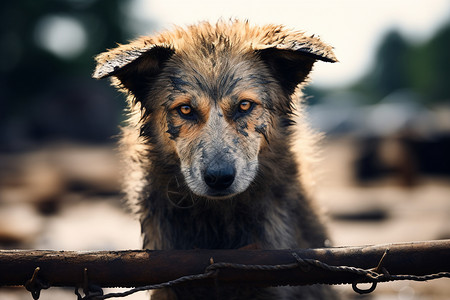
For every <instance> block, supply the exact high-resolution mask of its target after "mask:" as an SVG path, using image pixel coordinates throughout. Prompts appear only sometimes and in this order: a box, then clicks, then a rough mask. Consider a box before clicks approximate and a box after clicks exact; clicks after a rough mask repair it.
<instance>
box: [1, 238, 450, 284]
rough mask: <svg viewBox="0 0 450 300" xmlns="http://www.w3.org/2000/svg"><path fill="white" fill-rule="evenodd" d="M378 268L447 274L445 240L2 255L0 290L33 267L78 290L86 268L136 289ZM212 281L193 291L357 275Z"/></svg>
mask: <svg viewBox="0 0 450 300" xmlns="http://www.w3.org/2000/svg"><path fill="white" fill-rule="evenodd" d="M387 249H388V250H389V253H388V254H387V255H386V257H385V258H384V259H383V265H382V266H383V267H384V268H385V269H386V270H387V271H388V272H389V274H391V275H399V274H407V275H427V274H435V273H438V272H450V240H441V241H427V242H413V243H398V244H386V245H375V246H361V247H342V248H327V249H307V250H167V251H149V250H140V251H96V252H75V251H44V250H11V251H8V250H1V251H0V286H11V285H24V284H25V283H26V282H27V280H29V279H31V277H32V275H33V272H34V271H35V269H36V268H37V267H39V268H40V270H39V272H38V274H37V276H38V278H39V280H41V281H42V282H45V283H46V284H48V285H49V286H72V287H76V286H77V287H82V286H83V282H85V276H84V275H83V274H84V272H85V271H84V270H85V268H87V277H88V278H86V279H87V280H88V281H89V283H92V284H95V285H97V286H100V287H138V286H144V285H150V284H157V283H162V282H167V281H170V280H174V279H177V278H179V277H182V276H187V275H193V274H202V273H204V272H205V269H206V268H207V267H208V266H210V265H211V263H213V262H214V263H222V262H227V263H233V264H246V265H284V264H292V263H296V262H297V260H296V259H295V257H294V256H293V255H292V253H293V252H295V253H296V254H298V256H299V257H300V258H303V259H316V260H319V261H321V262H323V263H325V264H328V265H331V266H353V267H358V268H362V269H370V268H375V267H377V265H378V264H379V262H380V259H381V257H382V256H383V254H384V253H385V251H386V250H387ZM217 276H218V277H217V279H215V280H213V279H206V280H202V281H200V282H199V281H196V282H192V283H190V284H195V285H213V284H215V283H218V284H233V283H235V284H236V283H238V284H246V285H253V286H273V285H304V284H314V283H326V284H338V283H353V282H354V281H355V280H359V279H361V275H357V274H354V273H352V272H346V271H339V272H333V271H329V270H325V269H322V268H316V267H308V268H295V269H286V270H277V271H260V270H242V269H236V268H224V269H222V268H220V269H219V273H218V275H217Z"/></svg>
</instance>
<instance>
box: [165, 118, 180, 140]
mask: <svg viewBox="0 0 450 300" xmlns="http://www.w3.org/2000/svg"><path fill="white" fill-rule="evenodd" d="M167 127H168V129H167V131H166V132H167V133H168V134H170V138H171V139H172V140H175V139H176V138H177V137H178V136H179V135H180V129H181V125H180V126H174V125H173V124H171V123H170V122H169V123H167Z"/></svg>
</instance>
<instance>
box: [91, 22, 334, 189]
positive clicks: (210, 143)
mask: <svg viewBox="0 0 450 300" xmlns="http://www.w3.org/2000/svg"><path fill="white" fill-rule="evenodd" d="M316 60H322V61H327V62H334V61H336V59H335V57H334V54H333V52H332V49H331V47H329V46H327V45H325V44H324V43H322V42H321V41H320V40H319V39H318V38H315V37H309V36H305V35H304V34H303V33H299V32H294V31H289V30H285V29H284V28H283V27H281V26H265V27H251V26H249V25H248V24H247V23H243V22H238V21H236V22H231V23H218V24H216V25H210V24H208V23H202V24H200V25H198V26H191V27H188V28H187V29H181V28H178V29H176V30H174V31H172V32H166V33H162V34H160V35H156V36H152V37H143V38H140V39H138V40H136V41H134V42H132V43H130V44H128V45H122V46H119V47H118V48H116V49H113V50H111V51H108V52H106V53H103V54H101V55H99V56H98V57H97V62H98V65H97V68H96V70H95V73H94V75H93V76H94V78H104V77H109V76H112V77H113V82H114V83H115V85H116V86H117V87H118V88H121V89H123V90H125V91H126V92H127V93H129V95H130V97H129V101H130V105H131V107H139V109H140V110H141V116H142V118H141V121H140V122H141V124H140V126H141V135H148V136H146V138H148V139H147V140H148V143H149V144H153V147H154V149H156V148H164V149H165V150H164V151H165V152H167V151H169V152H173V154H174V157H177V160H178V163H179V167H180V169H181V172H182V174H183V176H184V179H185V181H186V183H187V185H188V187H189V188H190V189H191V191H192V192H194V193H195V194H197V195H199V196H205V197H209V198H226V197H231V196H232V195H235V194H238V193H240V192H243V191H244V190H246V189H247V188H248V187H249V185H250V183H251V182H252V181H253V180H254V178H255V176H256V174H257V171H258V156H259V153H260V151H262V149H264V147H267V145H268V144H270V140H271V139H272V137H273V135H274V134H275V133H274V132H279V131H280V128H282V127H284V126H285V125H286V124H288V123H290V122H289V121H290V114H291V112H292V99H291V96H292V94H294V92H295V90H296V88H297V86H298V85H299V84H300V83H302V82H304V81H305V80H306V78H307V77H308V74H309V72H310V71H311V69H312V66H313V64H314V62H315V61H316ZM136 103H139V105H135V104H136ZM275 128H276V129H275ZM281 131H282V129H281ZM277 134H279V133H277ZM156 144H159V146H156ZM155 159H157V158H155Z"/></svg>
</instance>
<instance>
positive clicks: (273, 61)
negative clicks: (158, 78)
mask: <svg viewBox="0 0 450 300" xmlns="http://www.w3.org/2000/svg"><path fill="white" fill-rule="evenodd" d="M275 33H276V34H279V35H280V38H279V40H281V41H279V40H278V39H276V40H275V41H274V42H271V43H268V44H265V45H260V49H256V51H257V53H258V54H259V56H260V57H261V58H262V59H263V60H264V61H265V62H266V63H267V64H268V66H269V67H270V69H271V70H272V72H273V73H274V76H275V78H277V79H278V80H279V82H280V84H281V86H282V87H283V88H284V89H285V91H286V92H287V93H288V94H289V95H290V94H292V93H293V92H294V91H295V89H296V87H297V86H298V85H299V84H300V83H302V82H304V81H305V80H306V79H307V77H308V74H309V72H310V71H311V69H312V67H313V64H314V62H316V61H317V60H321V61H325V62H337V59H336V57H335V56H334V53H333V48H332V47H330V46H329V45H327V44H325V43H323V42H322V41H321V40H320V39H319V38H317V37H314V36H305V35H304V34H302V33H285V32H280V31H276V32H275Z"/></svg>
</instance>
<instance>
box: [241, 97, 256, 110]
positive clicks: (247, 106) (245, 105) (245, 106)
mask: <svg viewBox="0 0 450 300" xmlns="http://www.w3.org/2000/svg"><path fill="white" fill-rule="evenodd" d="M253 106H254V102H252V101H250V100H242V101H241V102H239V112H240V113H248V112H250V111H251V110H252V108H253Z"/></svg>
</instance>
